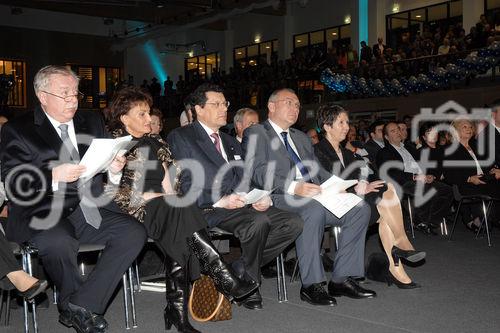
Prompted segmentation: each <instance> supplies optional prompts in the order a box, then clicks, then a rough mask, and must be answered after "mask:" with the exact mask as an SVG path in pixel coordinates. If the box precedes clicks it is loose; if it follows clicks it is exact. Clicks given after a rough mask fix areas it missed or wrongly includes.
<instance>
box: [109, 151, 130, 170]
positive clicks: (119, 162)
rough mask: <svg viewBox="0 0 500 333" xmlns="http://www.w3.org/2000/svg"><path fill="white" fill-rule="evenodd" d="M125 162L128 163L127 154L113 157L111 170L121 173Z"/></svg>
mask: <svg viewBox="0 0 500 333" xmlns="http://www.w3.org/2000/svg"><path fill="white" fill-rule="evenodd" d="M125 163H127V159H126V158H125V156H118V155H117V156H116V157H115V158H114V159H113V162H111V164H110V165H109V168H108V170H109V172H111V173H113V174H117V173H119V172H120V171H122V169H123V167H124V166H125Z"/></svg>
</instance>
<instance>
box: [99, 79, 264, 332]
mask: <svg viewBox="0 0 500 333" xmlns="http://www.w3.org/2000/svg"><path fill="white" fill-rule="evenodd" d="M151 105H152V99H151V96H149V95H148V94H146V93H144V92H142V91H141V90H139V89H137V88H135V87H130V88H125V89H122V90H121V91H119V92H118V93H116V94H115V96H114V98H113V101H112V103H111V107H110V111H109V114H108V123H109V128H110V130H112V131H113V136H115V137H119V136H123V135H132V136H133V138H134V139H133V140H134V141H135V142H136V145H135V146H134V147H133V148H132V149H131V150H130V151H129V152H128V153H127V154H126V155H125V156H126V158H127V164H126V166H125V168H124V169H123V176H122V178H121V181H120V186H119V188H118V189H117V191H116V192H112V194H113V196H114V200H115V201H116V203H117V204H118V205H119V206H120V207H121V208H122V209H123V210H124V211H126V212H128V213H129V214H131V215H133V216H134V217H135V218H137V220H138V221H140V222H142V223H143V224H144V227H145V228H146V231H147V233H148V236H149V237H150V238H152V239H153V240H154V241H155V243H156V244H157V245H158V247H159V248H160V250H161V252H162V253H163V255H164V256H165V269H166V286H167V291H166V298H167V306H166V307H165V311H164V316H165V324H166V326H167V327H169V326H171V325H172V324H173V325H174V326H175V327H176V328H177V330H178V331H180V332H198V331H196V330H195V329H194V328H193V327H192V326H191V324H190V323H189V320H188V313H187V302H188V295H189V281H190V280H195V279H198V278H199V277H200V268H201V271H202V272H203V273H204V274H207V275H209V276H210V277H212V279H213V280H214V283H215V286H216V288H217V290H219V291H220V292H221V293H223V294H224V295H226V296H227V297H228V298H229V299H233V298H242V297H244V296H246V295H247V294H248V293H250V292H252V291H253V290H254V289H255V288H257V285H256V284H254V283H248V282H244V281H241V280H240V279H239V278H238V277H236V274H235V273H234V272H233V271H232V269H231V268H230V267H228V266H227V265H226V264H225V263H224V261H223V260H222V258H221V256H220V255H219V253H218V252H217V249H216V248H215V247H214V245H213V244H212V242H211V241H210V236H209V235H208V233H207V231H206V228H207V227H208V225H207V222H206V221H205V219H204V218H203V216H202V214H201V211H200V209H199V208H198V207H197V206H196V205H189V206H182V205H181V204H180V200H178V193H177V191H176V190H177V189H178V188H179V184H178V183H175V182H174V183H171V181H170V178H169V174H168V172H166V171H167V170H169V168H170V167H171V166H174V167H175V165H176V162H175V161H174V160H173V158H172V156H171V154H170V149H169V147H168V145H167V144H166V143H165V142H164V141H163V139H162V138H161V137H160V136H159V135H158V134H157V133H152V130H151V129H152V127H153V126H152V125H151V123H152V121H153V117H152V116H151V114H150V107H151ZM153 110H154V109H153ZM148 165H150V166H148ZM143 170H145V171H143ZM175 179H176V180H178V178H177V177H176V178H175ZM191 252H192V253H193V255H194V257H196V258H194V257H193V256H192V255H191ZM195 259H197V260H195Z"/></svg>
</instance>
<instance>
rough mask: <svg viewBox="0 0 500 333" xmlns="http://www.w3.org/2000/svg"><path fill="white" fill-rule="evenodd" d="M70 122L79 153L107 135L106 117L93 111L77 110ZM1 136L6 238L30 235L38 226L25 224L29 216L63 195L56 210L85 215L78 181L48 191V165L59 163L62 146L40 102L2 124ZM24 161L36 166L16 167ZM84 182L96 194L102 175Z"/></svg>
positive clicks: (44, 213)
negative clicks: (6, 192) (7, 196)
mask: <svg viewBox="0 0 500 333" xmlns="http://www.w3.org/2000/svg"><path fill="white" fill-rule="evenodd" d="M73 122H74V126H75V132H76V134H77V139H78V151H79V154H80V157H83V155H84V154H85V152H86V151H87V148H88V146H89V145H90V143H91V141H92V138H103V137H107V132H106V129H105V127H104V121H103V120H102V118H101V117H100V115H99V114H98V113H96V112H84V111H78V112H77V113H76V114H75V117H74V118H73ZM82 135H83V136H82ZM79 136H80V137H79ZM1 142H2V147H1V151H0V159H1V163H2V170H1V171H2V181H4V182H5V180H6V178H7V177H8V176H9V177H10V178H9V179H8V180H9V181H8V184H9V185H11V186H10V190H11V192H10V193H9V194H10V199H11V200H10V201H9V217H8V221H7V223H6V228H5V229H6V230H5V231H6V235H7V237H8V238H9V239H10V240H12V241H15V242H19V243H21V242H24V241H27V240H29V239H30V238H31V237H32V236H33V235H34V233H35V232H36V231H35V230H33V229H32V228H30V226H29V223H30V221H31V219H32V217H33V216H36V217H45V216H47V215H48V214H49V211H50V212H51V213H53V212H54V209H52V210H51V205H52V203H53V202H61V201H63V204H62V211H61V210H58V211H59V212H61V214H62V217H67V216H69V215H71V216H72V218H74V219H79V220H83V221H84V220H85V218H84V217H83V214H82V212H81V210H80V209H79V207H78V204H79V202H80V198H79V195H78V188H77V182H73V183H68V184H67V186H66V188H65V190H64V191H63V190H62V189H59V190H58V191H56V192H55V193H54V192H52V168H53V167H54V166H56V165H57V164H61V163H63V162H62V161H58V160H59V152H60V151H61V149H65V148H64V147H63V144H62V141H61V138H60V137H59V135H58V133H57V131H56V130H55V129H54V127H53V126H52V124H51V123H50V121H49V119H48V118H47V116H46V115H45V113H44V112H43V110H42V109H41V108H39V107H38V108H36V109H35V110H34V112H31V113H28V114H26V115H23V116H21V117H19V118H16V119H13V120H12V121H9V122H8V123H7V124H5V125H4V127H3V128H2V140H1ZM23 165H29V166H31V167H34V168H35V169H37V170H39V172H37V173H33V171H29V170H27V169H26V168H24V169H21V170H17V171H16V167H20V166H23ZM28 175H32V176H33V177H32V178H31V179H28V178H27V177H26V176H28ZM17 181H19V182H20V184H21V189H18V188H16V186H14V184H16V183H17ZM87 184H88V185H89V186H90V189H91V192H92V194H93V195H94V196H96V197H97V196H98V195H100V194H102V192H103V175H102V174H98V175H96V176H95V177H94V178H93V179H92V180H90V183H87ZM60 185H61V184H60ZM23 191H24V192H25V193H24V194H23V193H22V192H23ZM26 193H29V194H26ZM35 197H38V199H37V200H35V202H34V203H32V204H26V200H28V199H34V198H35ZM13 199H18V200H13ZM19 201H24V202H25V203H24V204H23V203H22V202H19Z"/></svg>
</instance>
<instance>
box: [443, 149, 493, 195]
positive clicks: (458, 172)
mask: <svg viewBox="0 0 500 333" xmlns="http://www.w3.org/2000/svg"><path fill="white" fill-rule="evenodd" d="M471 148H472V147H471ZM473 150H474V149H473ZM474 153H475V152H474ZM476 157H477V154H476ZM444 161H445V162H446V163H447V164H448V163H450V162H453V161H460V162H462V163H463V164H465V165H462V166H450V165H445V167H444V180H445V182H447V183H448V184H455V185H459V186H460V185H463V184H465V183H467V179H468V178H469V177H470V176H474V175H477V168H476V164H475V162H474V159H473V158H472V156H470V154H469V152H468V151H467V148H465V147H464V146H463V145H461V144H459V145H458V148H457V150H456V151H454V152H453V153H452V154H450V155H446V156H445V158H444ZM481 169H482V170H483V171H484V172H486V170H485V168H481Z"/></svg>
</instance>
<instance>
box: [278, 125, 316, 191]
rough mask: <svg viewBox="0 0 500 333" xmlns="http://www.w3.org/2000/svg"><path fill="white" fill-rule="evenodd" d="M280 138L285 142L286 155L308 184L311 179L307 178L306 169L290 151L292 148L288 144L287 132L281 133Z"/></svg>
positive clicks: (295, 154)
mask: <svg viewBox="0 0 500 333" xmlns="http://www.w3.org/2000/svg"><path fill="white" fill-rule="evenodd" d="M281 136H282V137H283V141H284V142H285V147H286V151H287V152H288V155H289V156H290V158H291V159H292V161H293V162H294V163H295V165H296V166H297V168H299V171H300V173H301V174H302V177H303V178H304V181H306V182H309V181H310V179H311V177H310V176H309V171H308V170H307V167H306V166H305V165H304V164H302V161H301V160H300V157H299V156H298V155H297V153H295V151H294V150H293V149H292V146H290V143H289V142H288V132H281Z"/></svg>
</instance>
